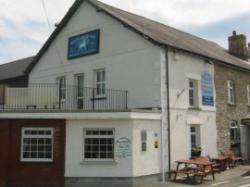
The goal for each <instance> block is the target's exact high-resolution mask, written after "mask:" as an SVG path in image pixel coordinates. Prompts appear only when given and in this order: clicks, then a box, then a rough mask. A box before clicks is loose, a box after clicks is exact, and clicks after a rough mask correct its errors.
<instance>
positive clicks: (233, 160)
mask: <svg viewBox="0 0 250 187" xmlns="http://www.w3.org/2000/svg"><path fill="white" fill-rule="evenodd" d="M222 155H223V156H224V157H227V158H228V166H229V168H232V167H235V166H236V164H237V163H238V162H239V161H242V157H237V156H235V154H234V152H233V151H232V150H228V151H225V152H223V153H222Z"/></svg>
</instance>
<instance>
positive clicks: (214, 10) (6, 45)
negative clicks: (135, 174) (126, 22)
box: [0, 0, 250, 64]
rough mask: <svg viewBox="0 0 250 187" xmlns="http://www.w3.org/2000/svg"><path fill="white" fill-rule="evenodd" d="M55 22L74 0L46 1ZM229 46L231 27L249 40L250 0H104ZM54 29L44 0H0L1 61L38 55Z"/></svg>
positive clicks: (52, 20) (51, 17)
mask: <svg viewBox="0 0 250 187" xmlns="http://www.w3.org/2000/svg"><path fill="white" fill-rule="evenodd" d="M44 1H45V4H46V8H47V11H48V15H49V20H50V22H51V24H52V25H54V23H56V22H58V21H60V20H61V19H62V17H63V16H64V15H65V13H66V12H67V10H68V8H69V7H70V6H71V5H72V3H73V2H74V0H44ZM102 1H103V2H105V3H108V4H110V5H113V6H116V7H119V8H121V9H125V10H128V11H131V12H133V13H136V14H139V15H143V16H146V17H148V18H151V19H154V20H157V21H159V22H162V23H164V24H167V25H169V26H173V27H176V28H178V29H181V30H184V31H187V32H190V33H192V34H195V35H198V36H200V37H202V38H206V39H209V40H212V41H215V42H217V43H219V44H220V45H222V46H223V47H225V48H227V37H228V36H229V35H231V33H232V30H234V29H235V30H237V32H238V33H244V34H246V35H247V36H248V38H249V40H248V41H249V42H250V0H102ZM50 33H51V31H50V29H49V27H48V25H47V22H46V17H45V14H44V11H43V6H42V0H0V64H1V63H5V62H9V61H12V60H15V59H19V58H23V57H27V56H31V55H35V54H36V53H37V51H38V50H39V49H40V48H41V46H42V44H43V43H44V42H45V41H46V39H47V38H48V36H49V35H50Z"/></svg>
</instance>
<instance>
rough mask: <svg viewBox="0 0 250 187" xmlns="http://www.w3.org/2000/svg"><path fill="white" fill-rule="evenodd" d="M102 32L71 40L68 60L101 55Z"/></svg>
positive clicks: (97, 31)
mask: <svg viewBox="0 0 250 187" xmlns="http://www.w3.org/2000/svg"><path fill="white" fill-rule="evenodd" d="M99 40H100V30H94V31H91V32H88V33H84V34H81V35H77V36H73V37H71V38H69V43H68V59H74V58H78V57H82V56H86V55H90V54H96V53H99Z"/></svg>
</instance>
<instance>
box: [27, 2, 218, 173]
mask: <svg viewBox="0 0 250 187" xmlns="http://www.w3.org/2000/svg"><path fill="white" fill-rule="evenodd" d="M94 29H100V30H101V34H100V40H101V41H100V53H99V54H96V55H91V56H87V57H82V58H78V59H75V60H70V61H68V60H67V42H68V38H69V37H71V36H74V35H77V34H81V33H85V32H88V31H91V30H94ZM164 57H165V52H164V50H161V49H160V48H159V47H157V46H155V45H153V44H152V43H150V42H148V41H147V40H145V39H143V38H142V37H140V36H139V35H137V34H135V33H134V32H133V31H131V30H129V29H127V28H124V27H123V25H122V24H120V23H119V22H117V21H116V20H114V19H113V18H111V17H109V16H107V15H106V14H104V13H101V12H99V13H98V12H96V10H95V9H94V8H93V7H92V6H90V5H89V4H86V3H84V4H83V5H82V6H81V7H80V9H79V10H78V12H77V13H76V14H75V15H74V16H73V18H72V19H71V21H70V22H69V23H68V24H67V26H66V27H65V28H64V29H63V30H62V31H61V33H60V34H59V36H58V37H57V38H56V39H55V41H54V42H53V44H52V45H51V47H50V48H49V49H48V51H47V52H46V53H45V55H44V56H43V57H42V59H41V60H40V62H39V63H38V64H37V65H36V66H35V68H34V69H33V71H32V72H31V74H30V79H29V82H30V83H55V82H56V77H59V76H64V75H66V78H67V84H70V85H72V84H74V75H75V74H79V73H84V75H85V86H87V87H93V84H94V75H93V71H94V70H96V69H101V68H104V69H105V71H106V84H107V88H110V89H122V90H128V92H129V97H128V106H129V108H143V107H160V106H162V105H161V94H164V93H165V94H166V92H165V91H164V90H162V89H161V83H164V82H162V81H163V80H164V77H161V75H163V74H162V71H161V68H162V67H163V66H162V67H161V65H162V62H164ZM176 57H177V58H176ZM168 61H169V73H170V75H169V76H170V106H171V107H170V109H171V111H170V113H171V116H170V118H171V119H170V120H171V142H172V143H171V145H172V146H171V147H172V149H171V158H172V164H174V161H175V160H178V159H187V158H189V157H190V125H192V124H196V125H200V127H201V144H202V149H203V152H202V154H203V155H207V154H209V155H211V156H216V155H217V149H216V138H217V132H216V119H215V112H216V109H215V107H205V106H202V105H201V104H200V108H201V110H199V111H191V110H189V109H188V107H189V105H188V79H189V78H192V79H197V80H198V81H199V90H201V89H200V87H201V85H200V79H201V78H200V77H201V72H202V71H204V70H207V71H209V72H210V73H211V74H212V75H214V70H213V65H209V64H206V63H204V60H203V59H201V58H198V57H197V56H192V55H189V54H186V53H185V54H184V53H180V52H178V56H174V54H173V52H171V51H170V52H169V59H168ZM178 95H179V97H177V96H178ZM199 96H200V98H199V101H200V103H201V93H199ZM214 96H215V92H214ZM165 99H166V98H165ZM164 115H165V116H164V117H165V118H164V119H166V113H164ZM67 123H68V125H67V146H66V148H67V152H66V158H67V159H66V176H69V177H70V176H74V177H76V176H93V174H94V173H95V174H94V176H99V177H101V176H104V177H108V176H113V177H114V176H119V177H121V176H122V177H128V176H141V175H148V174H150V173H151V174H152V173H157V172H159V171H160V170H159V168H158V167H157V165H158V164H159V161H160V158H159V155H158V154H159V153H158V152H157V151H156V150H152V151H150V152H149V154H148V155H143V154H142V153H140V152H138V151H137V148H138V145H135V147H134V154H135V155H137V156H136V157H138V159H137V158H133V160H132V159H130V160H126V161H121V162H120V161H119V164H118V165H116V166H114V165H112V166H101V165H98V166H86V165H81V164H80V162H81V156H79V155H81V150H80V149H77V148H79V147H78V146H79V142H81V141H82V140H81V138H82V130H81V129H82V128H83V127H95V126H96V127H99V126H102V125H104V126H107V127H113V126H115V127H116V128H117V133H118V136H125V135H127V136H129V137H131V138H135V139H136V142H138V132H139V131H140V129H141V128H147V129H149V130H150V132H151V133H150V137H152V136H151V135H152V133H153V131H158V130H159V129H158V128H157V127H156V126H154V125H152V124H151V125H149V124H147V123H146V122H144V123H145V124H147V125H145V124H144V125H145V126H143V127H142V126H141V125H139V124H135V123H132V122H131V121H129V120H128V121H121V120H117V121H106V120H105V121H95V120H90V121H77V120H69V121H68V122H67ZM164 125H165V126H164V128H165V129H166V123H164ZM159 128H160V127H159ZM166 133H167V131H165V134H166ZM164 140H165V141H166V143H167V137H165V138H164ZM74 146H77V147H75V150H72V149H73V148H74ZM72 147H73V148H72ZM165 147H166V146H165ZM68 149H70V150H68ZM166 149H167V148H166ZM138 150H139V149H138ZM73 153H74V154H73ZM154 156H155V157H158V160H157V162H156V161H152V162H149V160H150V158H151V159H153V158H154ZM139 158H141V159H139ZM166 158H167V155H166ZM142 160H143V161H144V162H142ZM146 162H149V164H148V168H150V171H149V170H147V169H145V168H144V167H143V163H144V164H145V163H146ZM166 166H167V163H166ZM107 168H108V169H109V171H110V172H106V169H107ZM142 170H144V171H142ZM133 171H134V173H133Z"/></svg>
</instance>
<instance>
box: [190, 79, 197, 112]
mask: <svg viewBox="0 0 250 187" xmlns="http://www.w3.org/2000/svg"><path fill="white" fill-rule="evenodd" d="M190 83H192V84H193V87H190ZM190 92H192V93H193V105H192V104H191V102H190V99H191V97H190ZM188 104H189V107H190V108H199V104H200V101H199V81H198V80H195V79H188Z"/></svg>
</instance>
